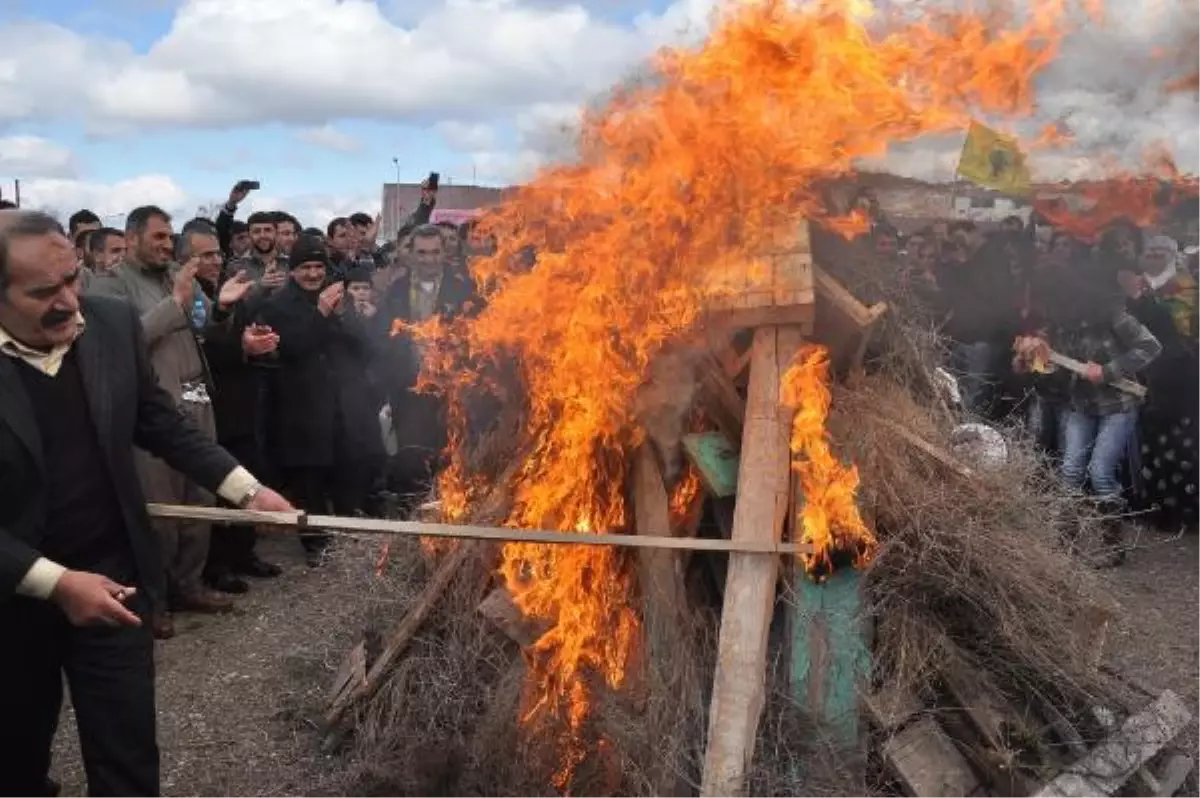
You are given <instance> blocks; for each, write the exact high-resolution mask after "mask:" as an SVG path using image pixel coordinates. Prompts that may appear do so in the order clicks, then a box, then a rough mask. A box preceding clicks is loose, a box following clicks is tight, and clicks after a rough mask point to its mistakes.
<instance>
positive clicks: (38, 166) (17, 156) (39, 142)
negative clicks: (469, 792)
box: [0, 136, 76, 180]
mask: <svg viewBox="0 0 1200 798" xmlns="http://www.w3.org/2000/svg"><path fill="white" fill-rule="evenodd" d="M75 171H76V164H75V158H74V156H73V155H72V154H71V151H70V150H69V149H67V148H66V147H63V146H60V145H58V144H55V143H54V142H53V141H50V140H49V139H44V138H40V137H38V136H9V137H7V138H0V175H11V176H13V177H15V178H17V179H25V180H28V179H29V178H37V177H71V176H73V175H74V174H75Z"/></svg>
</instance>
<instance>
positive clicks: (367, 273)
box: [342, 264, 371, 285]
mask: <svg viewBox="0 0 1200 798" xmlns="http://www.w3.org/2000/svg"><path fill="white" fill-rule="evenodd" d="M342 281H343V282H345V283H346V285H349V284H350V283H369V282H371V270H370V269H368V268H367V267H366V266H363V265H361V264H360V265H357V266H353V267H351V268H349V269H347V270H346V275H345V277H343V278H342Z"/></svg>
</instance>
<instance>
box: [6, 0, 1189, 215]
mask: <svg viewBox="0 0 1200 798" xmlns="http://www.w3.org/2000/svg"><path fill="white" fill-rule="evenodd" d="M904 1H905V0H893V2H904ZM712 2H713V0H674V2H671V0H580V2H576V3H567V2H560V1H559V0H423V1H420V0H377V1H375V2H372V1H371V0H176V1H175V2H172V1H171V0H4V1H3V2H0V187H2V189H3V192H4V195H5V196H6V197H11V194H12V181H13V179H14V178H20V180H21V186H22V196H23V199H24V200H25V204H27V205H30V206H41V207H48V208H52V209H54V210H56V211H58V212H60V213H62V214H69V213H70V212H71V211H73V210H75V209H77V208H79V207H84V206H86V207H90V208H92V209H93V210H95V211H96V212H97V213H99V214H101V215H102V216H110V217H111V218H112V220H113V221H116V220H117V219H119V218H120V216H121V215H123V213H124V212H125V211H126V210H128V209H129V208H130V207H133V206H134V205H137V204H141V203H145V202H155V203H157V204H160V205H163V206H164V207H167V208H169V209H171V210H173V211H175V212H178V213H184V214H186V215H188V216H190V215H192V214H194V213H195V211H196V208H197V207H198V206H200V205H204V204H208V203H213V202H217V201H220V200H221V199H222V198H223V197H224V195H226V194H227V192H228V188H229V186H230V184H231V183H232V182H234V181H235V180H237V179H239V178H249V179H257V180H260V181H261V182H262V184H263V189H262V192H261V196H260V197H259V198H258V202H259V203H260V204H261V206H263V207H284V208H287V209H289V210H292V211H293V212H295V213H297V215H299V216H300V217H301V219H302V220H303V221H304V222H305V223H308V224H321V223H323V222H325V221H326V220H328V219H329V218H330V217H331V216H333V215H336V214H342V213H347V212H350V211H354V210H362V209H365V210H375V209H378V207H379V193H380V184H381V183H383V182H384V181H386V180H394V179H395V178H396V175H397V166H396V165H395V164H394V163H393V159H396V161H397V162H398V169H399V175H400V178H401V179H402V180H405V181H415V180H419V179H420V178H421V177H422V176H423V175H424V174H426V173H427V172H429V171H430V170H436V171H440V172H441V173H442V175H443V180H447V179H448V180H451V181H453V182H455V183H467V182H478V183H482V184H492V185H494V184H503V183H507V182H511V181H514V180H519V179H521V178H523V177H526V176H528V175H529V174H530V173H531V171H532V170H533V169H534V168H535V167H536V165H537V164H538V163H539V162H540V161H541V160H543V159H544V158H545V157H546V156H547V153H551V154H552V153H554V152H560V151H562V149H563V134H562V132H561V131H562V130H563V126H564V124H565V123H569V122H570V121H571V120H572V119H574V118H575V116H576V114H577V110H578V108H579V107H580V104H581V103H583V102H585V101H587V100H588V99H589V98H591V97H594V96H596V95H597V94H598V93H601V92H603V91H604V90H605V89H606V88H607V87H609V86H611V85H612V84H613V83H614V82H615V81H618V80H620V79H621V78H622V77H624V76H627V75H628V74H630V72H631V71H632V70H633V69H635V68H636V65H637V64H638V63H639V62H640V61H641V60H642V59H644V58H645V57H646V56H647V55H648V54H649V53H651V52H653V50H654V49H655V48H656V47H658V46H660V45H662V44H669V43H674V42H679V41H686V40H695V39H696V38H697V37H698V36H701V35H702V33H703V30H704V27H705V23H706V20H707V18H708V11H709V9H710V8H711V6H712ZM1110 4H1111V5H1113V6H1114V9H1115V22H1116V24H1110V25H1108V26H1107V27H1105V28H1104V29H1097V30H1093V31H1089V33H1088V34H1086V35H1083V36H1080V37H1077V40H1075V41H1073V42H1069V43H1068V47H1067V49H1066V50H1065V52H1064V58H1063V61H1062V63H1061V64H1060V65H1058V66H1057V67H1056V68H1055V71H1054V73H1053V74H1051V75H1048V76H1047V78H1046V82H1047V86H1046V90H1045V91H1044V92H1043V100H1042V104H1043V108H1042V111H1043V113H1044V114H1045V115H1047V116H1048V117H1051V118H1055V119H1060V120H1065V121H1066V122H1067V123H1068V124H1069V125H1070V126H1071V128H1072V129H1073V130H1074V131H1075V132H1076V135H1077V136H1078V137H1079V138H1080V142H1081V146H1082V147H1083V148H1084V149H1085V150H1091V151H1097V150H1100V149H1103V150H1104V151H1106V152H1113V153H1117V154H1118V155H1120V156H1122V157H1126V158H1128V159H1131V160H1136V157H1137V154H1138V153H1140V152H1141V150H1142V149H1143V148H1144V147H1145V146H1146V145H1148V144H1149V143H1152V142H1154V141H1163V142H1165V143H1166V144H1167V145H1168V147H1169V148H1170V149H1171V150H1172V152H1173V153H1174V154H1175V157H1176V159H1177V160H1178V161H1179V162H1180V164H1181V165H1182V166H1183V167H1184V168H1186V169H1188V170H1191V171H1195V170H1196V168H1197V147H1198V146H1200V144H1198V139H1197V132H1196V130H1197V106H1196V96H1195V94H1194V93H1185V94H1176V95H1173V96H1167V95H1164V94H1163V93H1162V92H1161V91H1159V90H1158V87H1159V86H1161V84H1162V80H1161V75H1162V74H1164V73H1166V72H1169V71H1171V70H1178V68H1179V67H1178V64H1176V63H1174V62H1175V61H1176V60H1179V59H1182V60H1183V61H1184V62H1187V60H1188V59H1190V63H1191V65H1192V66H1193V67H1194V66H1195V44H1194V42H1195V38H1196V2H1195V0H1110ZM1152 53H1153V57H1151V54H1152ZM1164 53H1165V54H1167V57H1164ZM956 147H957V142H954V141H946V142H940V143H936V144H934V145H932V146H928V147H920V148H915V149H914V148H908V149H906V150H904V151H901V152H899V153H897V154H896V156H895V158H894V159H893V164H892V165H893V166H894V168H895V169H896V170H897V171H901V172H905V173H908V174H912V175H914V176H920V177H928V178H933V179H948V178H949V177H950V176H951V175H952V172H953V162H954V155H955V149H956ZM1079 163H1080V161H1079V160H1078V159H1077V158H1076V157H1075V156H1074V155H1072V156H1061V157H1058V158H1056V159H1052V160H1046V161H1044V168H1045V169H1047V170H1051V171H1058V172H1075V171H1078V169H1079Z"/></svg>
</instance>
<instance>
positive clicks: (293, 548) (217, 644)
mask: <svg viewBox="0 0 1200 798" xmlns="http://www.w3.org/2000/svg"><path fill="white" fill-rule="evenodd" d="M1138 543H1139V548H1138V549H1137V550H1136V551H1135V553H1134V554H1133V556H1132V558H1131V560H1130V562H1129V563H1128V565H1127V566H1125V567H1124V568H1120V569H1115V570H1113V571H1110V572H1107V573H1106V574H1105V575H1104V577H1103V578H1104V579H1105V580H1106V581H1107V582H1108V583H1109V584H1110V585H1111V589H1112V595H1113V597H1114V598H1115V599H1116V600H1117V601H1118V602H1119V603H1120V604H1121V605H1122V607H1123V609H1124V616H1123V618H1122V620H1121V621H1120V622H1119V623H1118V625H1117V626H1116V627H1115V628H1114V629H1113V630H1112V631H1111V632H1110V637H1109V643H1108V648H1107V650H1106V659H1107V661H1108V662H1109V663H1110V664H1112V665H1113V666H1115V667H1117V668H1119V669H1120V670H1121V671H1123V672H1125V673H1128V674H1132V675H1134V676H1136V678H1137V679H1138V680H1139V681H1140V682H1142V683H1144V684H1146V685H1148V686H1150V687H1152V688H1155V689H1163V688H1170V689H1172V690H1174V691H1176V692H1177V693H1178V694H1179V695H1180V696H1181V697H1183V698H1184V699H1185V700H1186V701H1188V702H1190V703H1191V704H1192V705H1193V706H1195V705H1196V703H1197V700H1198V699H1200V690H1198V682H1200V666H1198V661H1200V660H1198V658H1200V639H1198V633H1197V612H1198V608H1200V581H1198V563H1200V539H1198V538H1197V536H1196V535H1195V534H1194V533H1192V534H1184V535H1183V536H1180V537H1175V536H1167V535H1161V534H1157V533H1152V532H1144V533H1142V536H1141V538H1140V539H1139V541H1138ZM379 546H380V544H379V543H378V542H374V541H353V540H348V541H346V542H345V544H344V546H343V547H342V551H341V552H340V553H339V555H338V556H337V557H335V558H334V560H333V561H332V562H331V563H330V564H329V565H327V566H326V567H324V568H320V569H316V570H310V569H308V568H306V567H305V566H304V564H303V562H302V558H301V556H300V547H299V544H298V543H297V542H296V541H295V540H294V539H292V538H290V537H278V538H274V537H273V538H271V539H269V540H266V541H264V542H263V543H262V544H260V547H261V551H262V553H263V554H264V555H265V556H266V557H267V558H268V559H272V560H273V561H276V562H279V563H281V564H283V565H285V567H286V571H285V573H284V575H283V576H282V577H281V578H279V579H278V580H273V581H270V582H258V583H256V584H255V585H254V587H253V590H252V591H251V593H249V594H248V595H247V596H245V597H243V598H242V599H241V600H240V601H239V611H238V612H237V613H236V614H233V615H227V616H219V617H201V616H182V617H181V618H180V622H179V624H178V625H179V628H180V632H181V633H180V634H179V636H177V637H176V638H175V639H174V640H171V641H168V642H166V643H161V644H159V649H158V707H159V709H158V719H159V740H160V745H161V747H162V787H163V792H164V794H166V795H196V794H200V795H314V794H317V795H319V794H339V793H344V792H345V791H346V790H347V789H352V787H351V786H350V785H351V784H352V783H353V782H351V781H349V780H348V779H347V775H346V774H347V771H346V767H345V764H344V763H343V762H341V761H340V760H338V759H337V758H334V757H329V756H325V755H322V754H321V753H320V752H319V750H318V734H317V730H316V729H317V727H316V720H317V718H319V716H320V713H321V710H322V708H323V706H324V704H325V701H326V692H327V690H328V687H329V683H330V680H331V679H332V678H333V675H334V672H335V671H336V670H337V667H338V665H339V663H340V662H341V659H342V657H343V656H344V654H345V652H346V650H347V649H348V648H349V647H350V646H351V645H352V644H353V643H354V642H356V641H357V640H358V639H359V636H360V635H361V632H362V630H363V628H364V623H365V619H366V618H368V617H374V618H390V617H394V616H396V615H397V614H398V613H399V612H401V611H402V609H403V607H404V606H405V605H406V604H407V603H408V602H409V600H410V599H411V596H410V595H405V590H407V589H411V588H410V587H406V586H410V585H412V584H413V583H414V580H413V579H411V578H407V579H406V578H400V577H401V576H402V575H403V573H404V571H405V569H407V568H412V567H419V566H418V565H417V561H419V556H418V555H416V553H415V551H414V550H413V548H411V547H408V546H406V547H404V548H403V549H401V550H398V551H396V552H395V554H394V556H393V557H392V560H391V565H390V569H391V570H390V571H389V573H388V574H387V575H385V576H384V577H383V578H379V577H376V576H375V575H374V573H373V567H374V561H375V559H376V556H377V555H378V553H379ZM415 581H419V580H415ZM1189 735H1190V741H1189V742H1190V744H1189V747H1190V748H1192V750H1193V751H1195V745H1196V742H1195V741H1196V736H1195V735H1196V732H1195V726H1194V725H1193V727H1192V729H1191V731H1190V732H1189ZM55 776H56V778H58V779H59V780H60V781H61V782H62V784H63V794H64V795H82V794H85V791H86V785H85V782H84V778H83V772H82V767H81V765H80V762H79V752H78V745H77V743H76V734H75V724H74V718H73V715H72V712H71V710H70V708H67V709H66V710H65V711H64V722H63V724H62V727H61V729H60V732H59V737H58V741H57V756H56V768H55Z"/></svg>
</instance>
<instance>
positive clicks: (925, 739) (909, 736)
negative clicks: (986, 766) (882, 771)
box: [883, 717, 979, 798]
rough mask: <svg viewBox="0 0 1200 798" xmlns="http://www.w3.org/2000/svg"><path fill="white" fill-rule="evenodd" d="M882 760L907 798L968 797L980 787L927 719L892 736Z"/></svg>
mask: <svg viewBox="0 0 1200 798" xmlns="http://www.w3.org/2000/svg"><path fill="white" fill-rule="evenodd" d="M883 756H884V759H885V760H886V761H887V763H888V767H890V768H891V770H892V771H893V772H894V773H895V774H896V776H897V777H898V778H899V779H900V783H901V784H902V785H903V786H904V791H905V793H906V794H908V795H919V796H922V798H941V796H960V795H971V794H972V793H973V792H974V790H975V788H977V787H978V786H979V779H978V778H976V776H975V773H974V772H973V771H972V770H971V766H970V765H968V764H967V760H966V759H964V758H963V755H962V754H960V753H959V752H958V749H957V748H955V747H954V743H953V742H951V741H950V738H949V737H947V736H946V733H945V732H943V731H942V729H941V727H940V726H938V725H937V723H935V722H934V721H933V719H932V718H929V717H924V718H921V719H920V720H918V721H917V722H916V723H913V724H912V725H910V726H907V727H905V728H904V729H901V730H900V731H899V732H897V733H896V734H895V735H893V736H892V737H891V738H890V739H889V740H888V741H887V742H885V743H884V744H883Z"/></svg>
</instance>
